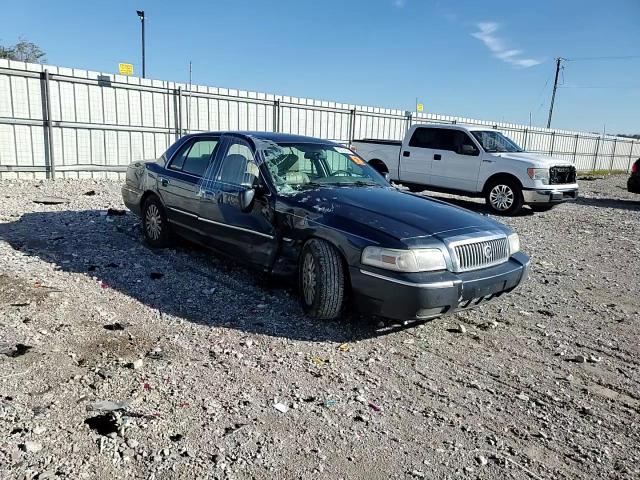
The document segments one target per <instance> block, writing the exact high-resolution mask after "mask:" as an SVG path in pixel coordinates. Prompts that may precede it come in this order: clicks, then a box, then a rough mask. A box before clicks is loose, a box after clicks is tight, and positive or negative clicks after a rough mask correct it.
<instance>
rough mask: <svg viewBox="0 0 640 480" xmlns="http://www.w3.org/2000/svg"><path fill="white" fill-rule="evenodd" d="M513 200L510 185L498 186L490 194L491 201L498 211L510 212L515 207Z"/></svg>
mask: <svg viewBox="0 0 640 480" xmlns="http://www.w3.org/2000/svg"><path fill="white" fill-rule="evenodd" d="M513 199H514V194H513V190H511V187H509V186H508V185H496V186H495V187H493V188H492V189H491V192H490V193H489V201H490V202H491V205H492V206H493V207H494V208H495V209H496V210H500V211H504V210H508V209H509V208H510V207H511V205H513Z"/></svg>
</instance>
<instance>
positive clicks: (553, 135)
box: [549, 132, 556, 155]
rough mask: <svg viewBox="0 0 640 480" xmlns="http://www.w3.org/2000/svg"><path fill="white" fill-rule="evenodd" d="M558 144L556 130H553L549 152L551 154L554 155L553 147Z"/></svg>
mask: <svg viewBox="0 0 640 480" xmlns="http://www.w3.org/2000/svg"><path fill="white" fill-rule="evenodd" d="M555 144H556V132H551V151H550V152H549V155H553V147H555Z"/></svg>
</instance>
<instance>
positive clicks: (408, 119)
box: [404, 111, 413, 136]
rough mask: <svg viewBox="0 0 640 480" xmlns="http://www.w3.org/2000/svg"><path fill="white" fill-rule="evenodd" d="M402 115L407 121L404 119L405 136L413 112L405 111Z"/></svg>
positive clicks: (411, 123) (411, 122)
mask: <svg viewBox="0 0 640 480" xmlns="http://www.w3.org/2000/svg"><path fill="white" fill-rule="evenodd" d="M404 115H405V117H406V118H407V121H406V123H405V126H404V134H405V136H406V134H407V132H408V131H409V129H410V128H411V125H413V113H412V112H409V111H405V112H404Z"/></svg>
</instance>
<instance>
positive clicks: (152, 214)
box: [145, 203, 162, 240]
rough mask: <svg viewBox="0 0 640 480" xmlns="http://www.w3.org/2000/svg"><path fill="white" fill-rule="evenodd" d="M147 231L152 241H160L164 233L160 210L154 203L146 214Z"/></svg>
mask: <svg viewBox="0 0 640 480" xmlns="http://www.w3.org/2000/svg"><path fill="white" fill-rule="evenodd" d="M145 229H146V231H147V235H148V237H149V238H150V239H151V240H158V239H159V238H160V232H161V231H162V216H161V215H160V210H158V207H156V206H155V205H154V204H153V203H152V204H151V205H149V206H148V207H147V213H146V214H145Z"/></svg>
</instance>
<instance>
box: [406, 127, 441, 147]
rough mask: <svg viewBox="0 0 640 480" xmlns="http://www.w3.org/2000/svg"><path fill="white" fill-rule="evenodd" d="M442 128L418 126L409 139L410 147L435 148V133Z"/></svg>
mask: <svg viewBox="0 0 640 480" xmlns="http://www.w3.org/2000/svg"><path fill="white" fill-rule="evenodd" d="M438 130H440V129H436V128H416V129H415V131H414V132H413V135H411V140H409V146H410V147H417V148H435V147H434V146H433V145H434V137H435V133H437V131H438Z"/></svg>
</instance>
